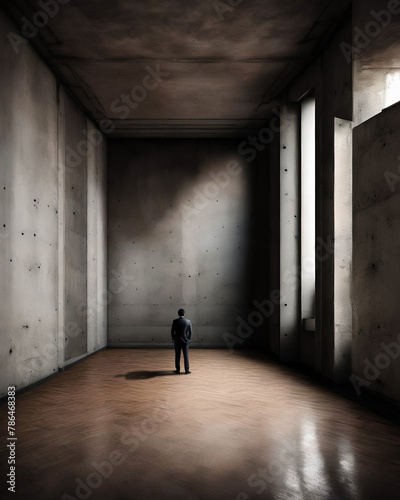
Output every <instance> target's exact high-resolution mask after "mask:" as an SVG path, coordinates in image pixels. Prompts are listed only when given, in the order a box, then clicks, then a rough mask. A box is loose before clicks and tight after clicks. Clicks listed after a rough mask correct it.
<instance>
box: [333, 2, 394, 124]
mask: <svg viewBox="0 0 400 500" xmlns="http://www.w3.org/2000/svg"><path fill="white" fill-rule="evenodd" d="M399 25H400V4H399V3H398V2H397V1H396V0H395V1H393V0H354V2H353V29H352V38H351V44H350V45H351V47H346V46H343V47H342V48H343V52H344V54H345V55H346V57H352V59H353V87H354V116H353V121H354V124H355V125H359V124H360V123H362V122H364V121H366V120H368V119H369V118H371V117H372V116H374V115H376V114H378V113H380V112H381V111H382V109H384V108H386V107H388V106H391V105H392V104H394V103H396V102H397V101H398V100H399V98H398V95H399V88H400V79H399V76H400V72H399V63H400V57H399V50H398V33H399ZM350 51H352V52H353V54H352V56H351V55H350V56H348V53H349V52H350Z"/></svg>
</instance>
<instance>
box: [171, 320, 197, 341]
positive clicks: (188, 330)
mask: <svg viewBox="0 0 400 500" xmlns="http://www.w3.org/2000/svg"><path fill="white" fill-rule="evenodd" d="M171 337H172V340H173V341H174V342H175V343H180V344H189V342H190V340H191V338H192V324H191V322H190V320H188V319H186V318H184V317H183V316H179V318H178V319H174V321H173V322H172V328H171Z"/></svg>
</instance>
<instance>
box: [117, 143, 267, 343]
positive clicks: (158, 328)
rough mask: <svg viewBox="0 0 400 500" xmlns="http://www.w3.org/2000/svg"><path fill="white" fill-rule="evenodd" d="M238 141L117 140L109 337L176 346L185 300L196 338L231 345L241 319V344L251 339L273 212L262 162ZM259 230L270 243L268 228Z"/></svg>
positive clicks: (206, 341)
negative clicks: (260, 176)
mask: <svg viewBox="0 0 400 500" xmlns="http://www.w3.org/2000/svg"><path fill="white" fill-rule="evenodd" d="M237 146H238V141H233V140H231V141H221V140H188V139H183V140H141V141H138V140H112V141H110V143H109V156H108V165H109V174H108V175H109V182H108V199H109V220H108V228H109V229H108V266H109V270H108V272H109V274H108V276H109V290H110V291H111V292H112V297H111V300H110V302H109V313H108V314H109V322H108V324H109V344H111V345H122V344H134V345H138V344H146V345H147V344H157V345H161V344H164V345H171V341H170V326H171V322H172V320H173V319H174V318H175V317H176V316H177V310H178V308H180V307H181V306H182V307H184V308H185V309H186V310H187V316H188V317H189V318H190V319H191V320H192V323H193V327H194V337H193V341H192V344H193V345H202V346H224V347H227V343H226V338H227V337H226V335H227V334H228V335H229V336H232V335H233V336H237V330H238V328H239V327H240V328H243V337H241V338H240V337H238V340H239V341H238V342H235V341H234V340H233V342H234V347H238V346H240V345H241V344H242V343H244V337H245V336H246V332H247V331H249V330H252V329H253V328H252V327H249V326H248V324H247V326H243V327H242V324H241V322H242V321H243V323H246V322H247V317H248V314H249V311H251V309H255V306H254V305H252V304H251V299H250V297H253V295H254V294H255V293H256V291H255V290H256V289H255V288H253V286H254V282H255V281H257V279H258V276H259V275H260V272H259V270H258V269H257V266H256V262H255V260H257V259H253V258H252V255H255V253H254V252H253V242H254V238H253V237H254V236H255V232H256V230H257V227H258V226H260V227H261V226H262V225H263V224H264V223H265V214H260V213H255V212H256V210H255V209H254V207H255V204H254V203H253V195H252V182H253V179H254V176H255V172H256V170H255V168H256V167H255V166H254V165H252V164H249V163H247V162H246V161H245V160H244V158H243V156H240V155H239V154H238V152H237ZM260 215H261V217H260ZM257 236H258V238H259V242H260V246H261V247H262V248H265V243H263V241H264V242H265V238H266V234H265V230H264V232H263V231H261V232H260V233H259V234H258V235H257ZM264 258H266V256H264ZM258 293H261V292H258ZM257 298H258V297H257V296H254V300H256V299H257ZM262 298H264V297H262ZM238 318H241V319H238ZM261 323H263V321H262V322H261V321H260V324H259V325H256V326H262V325H261ZM240 332H242V330H240ZM249 335H251V332H250V333H249ZM249 335H247V336H249ZM229 339H230V340H232V338H231V337H229Z"/></svg>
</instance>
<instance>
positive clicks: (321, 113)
mask: <svg viewBox="0 0 400 500" xmlns="http://www.w3.org/2000/svg"><path fill="white" fill-rule="evenodd" d="M350 40H351V22H350V21H348V22H347V23H346V24H345V25H344V26H343V27H342V28H341V29H340V30H339V31H338V32H337V33H336V35H335V36H334V37H333V38H332V41H331V42H330V43H329V45H328V46H327V47H326V48H325V50H324V51H323V52H322V53H321V55H320V56H319V57H318V58H316V59H315V60H314V62H313V63H312V64H311V65H310V67H309V68H308V69H307V71H305V72H304V73H303V74H302V75H301V76H300V77H299V78H297V79H296V80H295V81H294V82H293V83H292V84H291V85H290V86H289V88H288V89H287V92H286V93H285V94H284V95H282V98H281V109H284V107H285V106H287V105H290V106H292V104H295V105H297V106H298V102H299V101H300V100H301V99H302V97H304V96H306V95H314V96H315V99H316V228H315V240H316V285H315V294H316V300H315V302H316V305H315V308H316V332H315V334H313V333H312V332H301V323H300V321H298V320H301V319H303V318H299V317H298V315H296V307H297V306H296V307H294V305H295V304H298V303H300V286H299V276H300V273H301V266H302V265H303V263H302V262H301V259H300V257H299V251H300V245H299V243H297V242H296V241H295V240H296V239H295V238H294V236H296V233H295V232H294V231H293V230H292V235H293V240H292V241H291V242H290V247H288V246H287V245H288V241H286V240H285V245H286V248H284V249H283V250H282V251H281V252H280V269H281V270H283V269H286V272H287V273H288V272H289V273H291V276H292V279H291V283H290V282H289V277H287V279H285V278H284V277H283V276H281V287H282V288H288V291H290V292H291V295H293V291H295V296H292V298H291V302H292V304H293V310H292V314H293V318H292V325H293V327H294V325H295V323H298V324H299V326H298V339H297V343H298V352H299V354H300V357H299V358H297V360H300V361H302V362H304V363H306V364H309V365H312V366H313V367H314V368H315V370H316V371H317V372H318V373H321V374H323V375H324V376H325V377H327V378H329V379H331V380H336V381H338V380H340V379H343V377H346V374H343V372H345V371H346V370H345V369H343V366H345V365H344V364H343V362H342V361H340V363H339V360H342V357H343V356H349V353H348V352H347V350H345V349H343V352H342V351H341V348H340V345H341V344H340V343H338V342H336V341H337V339H336V336H337V331H339V330H340V331H342V329H343V328H345V326H344V325H343V328H342V327H341V326H340V325H336V327H335V307H334V298H335V269H334V268H335V249H334V241H335V205H334V201H335V148H334V145H335V127H334V124H335V118H336V117H337V118H342V119H351V116H352V65H351V63H348V62H347V60H346V58H345V57H344V55H343V53H342V50H341V48H340V46H341V43H342V42H346V43H350ZM298 120H300V114H298ZM282 131H283V132H285V125H284V126H283V129H282ZM282 131H281V136H282ZM277 142H278V139H276V141H274V143H275V144H273V145H272V146H271V157H272V159H273V164H272V165H270V168H272V169H278V171H279V169H282V168H283V169H284V170H283V174H284V175H285V176H291V179H290V180H289V179H287V178H284V179H282V178H281V183H280V186H279V190H275V191H272V192H271V197H272V198H274V200H275V201H271V206H274V204H275V203H276V202H278V200H279V197H280V198H281V200H282V205H281V215H280V219H281V228H280V234H281V238H282V234H283V233H285V232H287V226H285V224H286V223H287V221H288V217H286V219H284V214H285V209H287V210H286V211H288V210H289V208H290V207H292V205H293V199H294V197H295V196H296V195H297V196H299V193H300V191H299V189H300V183H299V182H298V180H297V179H298V175H299V173H298V169H296V166H295V161H296V154H292V159H289V168H288V161H287V159H286V158H285V156H287V150H284V149H283V144H282V138H281V139H280V143H281V146H282V148H281V152H280V158H278V157H277V154H276V147H277V146H276V143H277ZM295 142H296V141H295V139H293V141H292V143H293V144H292V145H291V147H292V149H293V153H295V150H296V144H295ZM298 147H299V146H298V145H297V149H298ZM298 154H299V152H298ZM290 166H291V168H290ZM285 169H287V171H286V170H285ZM281 173H282V170H281ZM283 174H282V175H283ZM283 181H284V182H283ZM290 182H291V184H290V185H291V186H292V187H291V191H292V194H291V197H289V195H286V193H289V191H288V189H287V188H286V185H287V184H288V183H290ZM296 186H297V187H296ZM296 190H297V193H296V192H295V191H296ZM285 198H286V199H288V198H290V199H288V201H287V202H285ZM294 215H297V216H298V215H299V214H296V212H295V211H294V210H293V209H292V210H291V217H292V222H291V224H292V225H293V218H294ZM272 226H273V227H276V225H275V226H274V223H272ZM281 244H282V241H281ZM296 246H297V249H296ZM295 249H296V252H297V254H298V258H297V260H296V258H295V254H293V250H295ZM296 262H297V264H296ZM276 264H277V262H276ZM272 265H273V264H272ZM293 266H294V270H293ZM346 266H347V267H346V269H347V272H350V267H349V263H347V264H346ZM296 267H297V269H296ZM275 283H276V277H275V278H274V279H273V281H272V282H271V283H270V288H271V289H272V288H273V287H275ZM296 297H297V298H296ZM285 303H286V304H289V303H288V302H285ZM287 307H289V305H287V306H285V304H281V307H280V319H279V328H278V324H277V318H276V317H275V320H274V322H273V323H271V327H272V338H273V339H274V342H273V345H271V350H272V352H275V353H276V351H277V345H278V340H277V339H279V356H280V357H281V358H282V359H285V357H284V356H282V349H283V348H284V346H285V341H287V337H284V338H283V337H282V335H283V336H285V335H286V334H287V332H286V327H285V325H284V321H286V319H287V314H288V313H287V312H286V311H285V310H284V308H285V309H287ZM296 318H297V319H296ZM293 327H292V332H294V330H293ZM348 336H349V337H350V336H351V330H350V329H349V328H348ZM295 337H296V335H295V333H292V344H293V346H295V345H296V339H295ZM313 337H314V338H313ZM335 349H336V350H337V351H340V352H339V353H338V352H336V353H335ZM293 352H294V351H293ZM346 366H347V365H346Z"/></svg>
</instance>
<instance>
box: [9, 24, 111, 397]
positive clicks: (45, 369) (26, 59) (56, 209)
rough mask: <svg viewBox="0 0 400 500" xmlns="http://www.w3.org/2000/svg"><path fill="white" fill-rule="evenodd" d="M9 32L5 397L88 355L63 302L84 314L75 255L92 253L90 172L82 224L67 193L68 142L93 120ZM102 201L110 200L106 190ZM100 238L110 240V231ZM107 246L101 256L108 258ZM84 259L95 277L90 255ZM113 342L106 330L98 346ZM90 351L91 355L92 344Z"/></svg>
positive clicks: (81, 178)
mask: <svg viewBox="0 0 400 500" xmlns="http://www.w3.org/2000/svg"><path fill="white" fill-rule="evenodd" d="M9 32H16V30H15V28H14V26H13V25H12V24H11V23H9V22H8V20H6V19H5V18H4V17H2V16H0V66H1V68H2V71H1V75H0V89H1V103H0V141H1V142H0V178H1V190H0V259H1V265H0V282H1V284H2V287H1V291H0V317H1V327H0V362H1V368H2V377H1V382H0V397H1V396H3V395H4V394H5V393H6V392H7V387H8V386H11V385H14V386H16V388H17V389H21V388H23V387H26V386H28V385H30V384H32V383H35V382H37V381H39V380H41V379H43V378H45V377H47V376H49V375H51V374H53V373H55V372H57V371H58V369H59V368H62V367H63V366H64V365H65V354H66V356H67V358H68V357H70V356H71V355H74V354H75V353H76V352H78V349H77V350H76V351H74V352H70V351H69V348H68V347H67V348H66V347H65V345H64V342H65V338H68V337H67V336H66V323H65V319H66V316H65V314H64V313H65V304H64V303H63V302H61V301H60V300H62V295H63V292H65V291H66V290H67V294H68V295H69V299H70V301H71V302H70V304H71V308H72V307H73V306H72V301H73V302H74V304H75V307H76V305H78V304H80V300H81V299H82V301H83V302H82V303H84V304H87V297H86V291H85V292H84V294H82V293H81V290H80V286H79V287H76V288H75V290H74V291H73V293H72V294H70V293H69V292H70V291H71V290H73V286H74V285H75V282H74V279H75V274H74V271H72V270H71V268H70V267H71V264H72V263H73V258H74V256H75V251H76V250H77V249H78V248H79V249H80V248H81V247H85V248H86V241H87V236H86V233H85V232H84V231H80V238H79V241H78V239H75V236H74V228H75V226H74V224H77V225H78V226H79V225H80V224H82V221H84V224H85V228H86V219H87V218H86V191H85V190H86V180H85V179H84V177H85V175H84V174H83V173H82V172H81V173H80V174H78V170H76V171H75V170H73V173H72V175H75V174H76V175H79V179H78V180H77V182H78V185H77V189H78V192H80V193H81V194H80V196H81V198H82V199H84V200H85V202H84V205H83V204H82V205H81V206H80V207H79V210H81V211H82V212H81V213H80V214H79V218H80V219H81V222H79V221H77V220H76V218H74V217H75V216H74V217H73V214H71V213H70V212H72V211H74V210H75V208H74V207H73V204H74V197H73V196H72V195H70V194H69V193H68V192H65V189H67V187H68V188H70V184H71V182H72V179H71V178H70V177H68V176H69V172H68V171H66V167H65V152H66V150H65V145H66V144H68V143H69V142H70V141H72V140H73V139H72V138H73V137H75V139H77V137H78V135H79V134H80V133H81V127H82V124H83V128H85V127H86V118H84V116H83V114H82V113H81V112H80V111H78V110H75V111H73V113H75V116H73V115H72V114H71V110H73V108H74V105H73V104H72V102H70V101H69V99H68V98H66V96H65V93H64V91H63V90H62V89H61V88H59V87H58V86H57V82H56V79H55V78H54V76H53V75H52V74H51V72H50V71H49V70H48V68H47V67H46V66H45V65H44V64H43V62H42V61H41V60H40V59H39V57H37V55H36V54H35V53H34V52H33V51H32V50H31V48H30V47H29V45H26V44H21V46H20V47H19V52H18V53H15V51H14V50H13V48H12V46H11V44H10V43H9V40H8V39H7V34H8V33H9ZM66 109H67V115H68V117H67V118H66V116H65V110H66ZM66 122H67V123H66ZM66 129H67V133H65V132H64V131H65V130H66ZM74 134H75V135H74ZM81 139H84V136H82V137H81ZM85 141H86V140H85ZM99 147H100V146H99ZM101 147H104V144H103V146H101ZM85 161H86V157H85ZM96 168H97V169H98V171H99V172H103V170H104V168H105V164H104V159H101V158H99V160H98V162H97V166H96ZM96 197H97V200H104V199H105V190H104V188H103V191H102V193H101V192H98V193H97V194H96ZM92 198H93V196H92ZM99 203H100V204H101V203H102V201H99ZM103 213H104V211H103ZM75 215H76V214H75ZM85 231H86V229H85ZM99 231H100V232H101V231H102V232H103V233H104V234H105V226H104V224H103V226H102V227H99ZM103 240H104V238H103ZM60 242H63V244H65V245H66V247H67V250H66V252H64V248H63V246H60ZM102 245H103V247H102V250H101V249H100V247H98V248H99V250H98V251H99V252H100V254H101V253H102V254H103V255H105V244H104V242H103V243H102ZM80 255H81V257H80V259H81V260H82V264H83V267H82V269H83V270H84V272H85V273H86V269H87V263H86V258H87V257H86V250H84V251H83V252H81V254H80ZM83 258H84V262H83ZM65 260H68V262H67V265H66V262H65ZM101 267H104V269H105V262H104V257H103V258H102V259H101V264H99V270H98V275H100V274H101V273H103V275H104V271H102V270H101V269H100V268H101ZM85 283H86V282H85V280H83V281H82V285H83V286H84V287H85V286H86V285H85ZM99 286H100V285H99ZM101 286H104V280H103V282H101ZM78 288H79V293H80V294H81V295H80V296H79V297H78V296H77V295H76V294H75V291H76V290H78ZM64 296H65V293H64ZM104 307H105V306H102V310H103V311H104ZM97 335H99V334H97ZM85 336H86V327H85ZM88 343H89V341H88ZM104 345H105V326H103V331H102V336H99V337H98V338H97V340H96V341H95V342H94V343H93V346H97V348H99V347H102V346H104ZM84 347H85V349H84V352H86V337H85V344H84ZM79 352H82V351H79Z"/></svg>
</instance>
